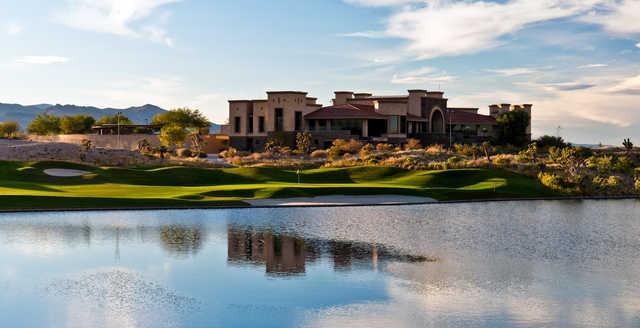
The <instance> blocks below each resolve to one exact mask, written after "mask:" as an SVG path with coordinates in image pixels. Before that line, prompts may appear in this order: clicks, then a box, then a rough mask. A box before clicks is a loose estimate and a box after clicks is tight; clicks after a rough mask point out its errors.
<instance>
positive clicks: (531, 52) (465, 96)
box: [0, 0, 640, 145]
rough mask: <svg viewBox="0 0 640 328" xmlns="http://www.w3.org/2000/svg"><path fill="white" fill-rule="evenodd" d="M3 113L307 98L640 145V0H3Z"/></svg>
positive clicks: (216, 106) (223, 117)
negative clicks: (372, 97)
mask: <svg viewBox="0 0 640 328" xmlns="http://www.w3.org/2000/svg"><path fill="white" fill-rule="evenodd" d="M0 44H2V47H1V48H0V49H1V51H0V102H3V103H20V104H25V105H27V104H38V103H60V104H76V105H91V106H98V107H129V106H139V105H143V104H147V103H151V104H155V105H158V106H161V107H163V108H175V107H184V106H186V107H191V108H197V109H200V110H201V111H202V112H204V113H205V114H206V115H207V116H208V117H209V118H210V119H211V120H212V121H214V122H217V123H224V122H226V121H227V112H228V105H227V100H229V99H247V98H249V99H251V98H264V97H265V91H266V90H301V91H308V92H309V94H310V95H311V96H315V97H318V98H319V102H322V103H324V104H329V102H330V99H331V98H332V93H333V91H335V90H353V91H356V92H373V93H376V94H404V93H406V90H407V89H429V90H436V89H439V90H443V91H445V96H446V97H447V98H448V99H449V105H450V106H472V107H479V108H480V109H481V113H487V112H488V106H489V105H490V104H494V103H514V104H516V103H518V104H519V103H532V104H533V105H534V107H533V133H534V136H539V135H543V134H551V135H560V136H562V137H564V138H565V139H567V140H569V141H571V142H574V143H592V144H597V143H604V144H615V145H617V144H620V143H621V142H622V139H623V138H627V137H630V138H632V140H634V139H635V140H637V141H636V143H637V144H640V0H499V1H498V0H494V1H491V0H484V1H478V0H270V1H264V0H216V1H210V0H47V1H44V0H42V1H34V0H21V1H13V0H11V1H9V0H0Z"/></svg>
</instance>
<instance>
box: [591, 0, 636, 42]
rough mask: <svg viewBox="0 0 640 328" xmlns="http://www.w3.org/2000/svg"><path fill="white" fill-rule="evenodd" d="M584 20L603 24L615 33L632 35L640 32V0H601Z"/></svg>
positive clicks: (606, 28) (607, 29)
mask: <svg viewBox="0 0 640 328" xmlns="http://www.w3.org/2000/svg"><path fill="white" fill-rule="evenodd" d="M601 2H602V3H601V4H600V6H598V7H596V8H595V9H594V10H593V11H591V12H590V13H589V14H587V15H585V16H584V17H582V18H581V20H582V21H584V22H588V23H594V24H598V25H602V27H603V28H604V29H605V30H606V31H608V32H610V33H613V34H620V35H632V34H636V33H640V1H638V0H621V1H601Z"/></svg>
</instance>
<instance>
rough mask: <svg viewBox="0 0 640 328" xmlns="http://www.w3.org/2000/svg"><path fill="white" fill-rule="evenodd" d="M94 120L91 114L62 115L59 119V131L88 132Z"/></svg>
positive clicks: (63, 132) (64, 132)
mask: <svg viewBox="0 0 640 328" xmlns="http://www.w3.org/2000/svg"><path fill="white" fill-rule="evenodd" d="M95 122H96V120H95V119H94V118H93V116H89V115H75V116H63V117H62V118H61V119H60V131H61V132H62V134H85V133H89V132H91V127H92V126H93V124H94V123H95Z"/></svg>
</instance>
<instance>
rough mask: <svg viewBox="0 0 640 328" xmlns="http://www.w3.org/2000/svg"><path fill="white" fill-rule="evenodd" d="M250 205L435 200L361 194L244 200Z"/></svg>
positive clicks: (399, 202)
mask: <svg viewBox="0 0 640 328" xmlns="http://www.w3.org/2000/svg"><path fill="white" fill-rule="evenodd" d="M245 201H246V202H247V203H249V204H251V205H252V206H338V205H344V206H347V205H393V204H423V203H432V202H436V200H435V199H433V198H429V197H416V196H402V195H369V196H366V195H363V196H347V195H334V196H318V197H298V198H280V199H277V198H274V199H249V200H245Z"/></svg>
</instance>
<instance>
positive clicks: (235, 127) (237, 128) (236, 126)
mask: <svg viewBox="0 0 640 328" xmlns="http://www.w3.org/2000/svg"><path fill="white" fill-rule="evenodd" d="M240 122H241V119H240V116H236V117H234V118H233V131H235V133H240Z"/></svg>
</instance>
